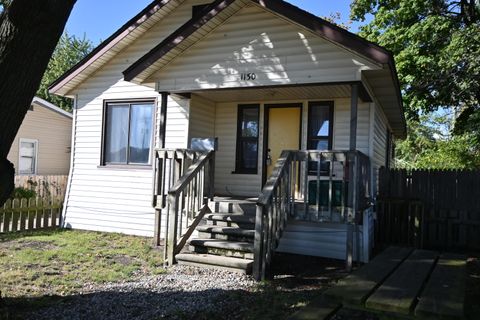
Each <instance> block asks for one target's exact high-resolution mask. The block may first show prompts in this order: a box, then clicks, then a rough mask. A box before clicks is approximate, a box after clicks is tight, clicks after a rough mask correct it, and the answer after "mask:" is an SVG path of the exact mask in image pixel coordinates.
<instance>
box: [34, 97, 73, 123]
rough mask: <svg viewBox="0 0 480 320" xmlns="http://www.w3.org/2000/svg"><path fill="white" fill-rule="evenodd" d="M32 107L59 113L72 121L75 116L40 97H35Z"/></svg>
mask: <svg viewBox="0 0 480 320" xmlns="http://www.w3.org/2000/svg"><path fill="white" fill-rule="evenodd" d="M32 105H37V106H41V107H44V108H47V109H50V110H52V111H53V112H56V113H59V114H61V115H62V116H64V117H67V118H70V119H72V118H73V116H72V114H71V113H70V112H67V111H65V110H63V109H61V108H59V107H57V106H56V105H54V104H53V103H50V102H48V101H47V100H44V99H42V98H40V97H33V100H32Z"/></svg>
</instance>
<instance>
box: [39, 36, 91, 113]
mask: <svg viewBox="0 0 480 320" xmlns="http://www.w3.org/2000/svg"><path fill="white" fill-rule="evenodd" d="M92 48H93V44H92V42H91V41H90V40H87V39H86V38H85V37H83V38H77V37H75V36H71V35H69V34H68V33H66V32H65V33H64V34H63V35H62V37H61V38H60V41H59V42H58V45H57V47H56V49H55V51H54V53H53V56H52V58H51V59H50V62H49V63H48V67H47V70H46V71H45V74H44V75H43V78H42V82H41V84H40V88H39V89H38V92H37V95H38V96H39V97H41V98H43V99H45V100H47V101H50V102H51V103H53V104H55V105H57V106H59V107H60V108H62V109H64V110H67V111H72V101H71V99H69V98H64V97H59V96H55V95H50V93H49V92H48V86H49V85H50V84H52V83H53V82H54V81H55V80H56V79H58V78H59V77H60V76H61V75H63V74H64V73H65V72H66V71H68V70H69V69H70V68H71V67H73V66H74V65H75V64H77V63H78V62H79V61H80V60H81V59H83V58H84V57H85V56H86V55H87V54H88V53H90V51H92Z"/></svg>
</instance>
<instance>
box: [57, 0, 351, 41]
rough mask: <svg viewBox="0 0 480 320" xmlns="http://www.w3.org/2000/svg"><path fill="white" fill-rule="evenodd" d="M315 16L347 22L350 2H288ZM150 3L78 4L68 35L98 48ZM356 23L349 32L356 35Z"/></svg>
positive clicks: (89, 0) (98, 0)
mask: <svg viewBox="0 0 480 320" xmlns="http://www.w3.org/2000/svg"><path fill="white" fill-rule="evenodd" d="M287 1H288V2H290V3H292V4H293V5H296V6H298V7H300V8H302V9H304V10H307V11H309V12H311V13H313V14H315V15H317V16H320V17H324V16H330V14H331V13H335V12H339V13H340V14H341V18H342V19H341V20H342V21H343V22H347V21H348V20H349V13H350V2H351V0H287ZM150 2H152V0H78V1H77V3H76V5H75V7H74V8H73V11H72V14H71V15H70V18H69V20H68V22H67V26H66V31H67V32H68V33H69V34H72V35H75V36H78V37H83V36H85V37H86V38H87V39H90V40H91V41H92V42H93V44H95V45H97V44H98V43H100V42H101V41H102V40H105V39H106V38H108V37H109V36H110V35H111V34H112V33H114V32H115V31H116V30H117V29H118V28H120V27H121V26H122V25H123V24H125V22H127V21H128V20H130V19H131V18H132V17H133V16H135V15H136V14H137V13H138V12H140V11H141V10H142V9H143V8H145V7H146V6H147V5H148V4H149V3H150ZM358 26H359V24H358V23H353V24H352V25H351V29H350V31H352V32H357V31H358Z"/></svg>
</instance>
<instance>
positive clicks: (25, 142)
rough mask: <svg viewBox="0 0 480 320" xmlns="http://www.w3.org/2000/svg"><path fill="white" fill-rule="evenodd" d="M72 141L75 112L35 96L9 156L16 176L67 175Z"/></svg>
mask: <svg viewBox="0 0 480 320" xmlns="http://www.w3.org/2000/svg"><path fill="white" fill-rule="evenodd" d="M71 141H72V114H71V113H69V112H67V111H65V110H63V109H61V108H59V107H57V106H56V105H54V104H52V103H50V102H48V101H46V100H44V99H42V98H39V97H34V98H33V100H32V105H31V107H30V110H28V112H27V114H26V115H25V118H24V120H23V122H22V125H21V126H20V129H19V130H18V133H17V136H16V137H15V140H14V142H13V144H12V147H11V148H10V152H9V154H8V157H7V159H8V160H9V161H10V162H12V163H13V165H14V166H15V174H16V175H67V174H68V172H69V168H70V156H71V152H70V146H71Z"/></svg>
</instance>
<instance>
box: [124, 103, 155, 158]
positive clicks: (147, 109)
mask: <svg viewBox="0 0 480 320" xmlns="http://www.w3.org/2000/svg"><path fill="white" fill-rule="evenodd" d="M130 122H131V125H130V159H129V162H130V163H142V164H147V163H148V162H149V159H150V146H151V144H152V122H153V106H152V105H132V110H131V116H130Z"/></svg>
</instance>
